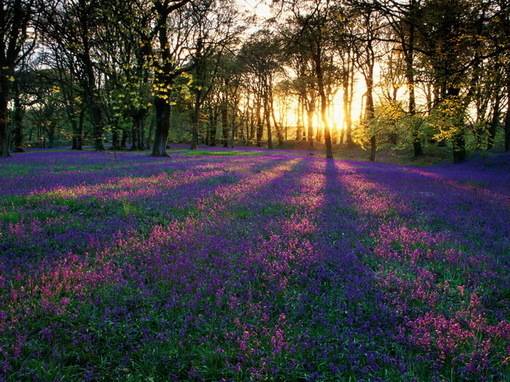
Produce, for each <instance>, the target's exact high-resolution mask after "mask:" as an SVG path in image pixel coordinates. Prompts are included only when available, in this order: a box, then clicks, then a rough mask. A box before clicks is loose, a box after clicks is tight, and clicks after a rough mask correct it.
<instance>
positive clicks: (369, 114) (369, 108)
mask: <svg viewBox="0 0 510 382" xmlns="http://www.w3.org/2000/svg"><path fill="white" fill-rule="evenodd" d="M370 74H372V75H373V69H372V70H370ZM370 74H369V77H368V78H366V84H367V93H366V94H367V96H366V105H365V107H366V109H365V110H366V111H365V123H366V124H367V126H368V128H369V131H370V161H372V162H375V158H376V153H377V138H376V134H375V132H374V131H372V129H371V128H370V124H371V123H372V120H373V119H374V116H375V108H374V88H373V77H372V76H371V75H370Z"/></svg>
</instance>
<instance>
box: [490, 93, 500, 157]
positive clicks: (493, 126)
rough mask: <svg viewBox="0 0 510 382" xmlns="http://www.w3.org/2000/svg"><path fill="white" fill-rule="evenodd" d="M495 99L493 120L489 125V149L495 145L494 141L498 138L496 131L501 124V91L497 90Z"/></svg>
mask: <svg viewBox="0 0 510 382" xmlns="http://www.w3.org/2000/svg"><path fill="white" fill-rule="evenodd" d="M495 98H496V99H495V101H494V109H493V111H492V121H491V123H490V125H489V136H488V141H487V150H490V149H492V148H493V147H494V141H495V139H496V132H497V129H498V126H499V117H500V115H501V110H500V109H501V93H500V92H499V91H498V90H496V97H495Z"/></svg>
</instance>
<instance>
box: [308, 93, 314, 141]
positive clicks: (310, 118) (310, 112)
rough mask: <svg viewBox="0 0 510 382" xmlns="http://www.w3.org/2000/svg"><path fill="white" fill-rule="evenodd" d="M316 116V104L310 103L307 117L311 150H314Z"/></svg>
mask: <svg viewBox="0 0 510 382" xmlns="http://www.w3.org/2000/svg"><path fill="white" fill-rule="evenodd" d="M314 114H315V104H314V102H313V101H311V102H309V103H308V107H307V110H306V117H307V125H308V126H307V138H308V146H310V148H311V149H312V148H313V141H314V139H313V117H314Z"/></svg>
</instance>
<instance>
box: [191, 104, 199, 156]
mask: <svg viewBox="0 0 510 382" xmlns="http://www.w3.org/2000/svg"><path fill="white" fill-rule="evenodd" d="M191 123H192V128H191V129H192V132H191V150H196V148H197V147H198V131H199V129H200V98H199V96H198V95H197V96H196V98H195V105H194V108H193V118H192V121H191Z"/></svg>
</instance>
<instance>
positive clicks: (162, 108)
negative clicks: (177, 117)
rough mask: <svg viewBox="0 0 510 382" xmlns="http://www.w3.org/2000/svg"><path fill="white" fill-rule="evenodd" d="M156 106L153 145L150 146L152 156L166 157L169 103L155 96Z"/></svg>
mask: <svg viewBox="0 0 510 382" xmlns="http://www.w3.org/2000/svg"><path fill="white" fill-rule="evenodd" d="M154 106H155V108H156V129H155V131H154V145H153V147H152V156H154V157H166V156H168V154H167V152H166V145H167V142H168V134H169V132H170V113H171V110H172V109H171V106H170V104H169V103H168V102H167V101H166V100H164V99H162V98H160V97H158V96H156V97H155V99H154Z"/></svg>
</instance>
